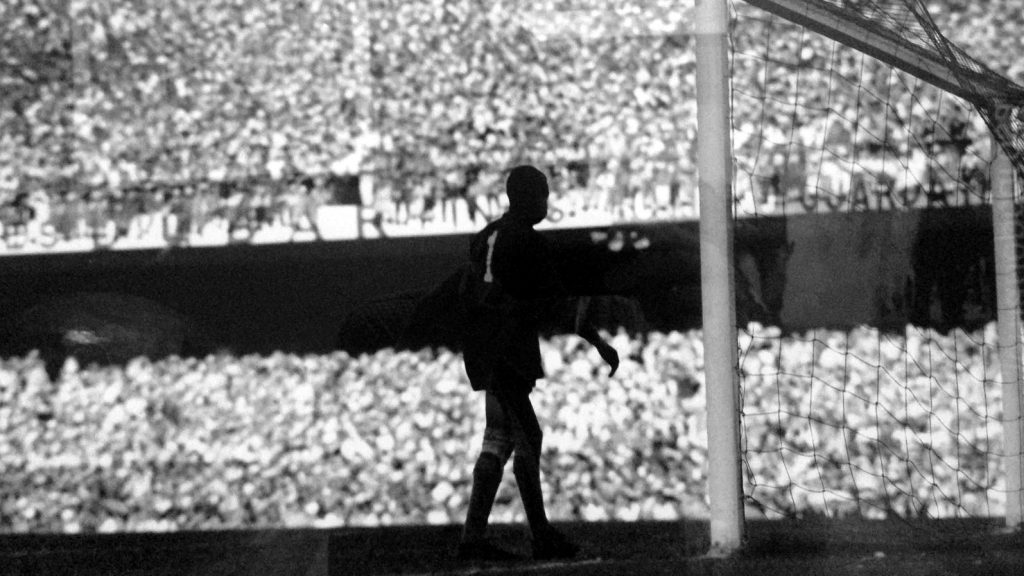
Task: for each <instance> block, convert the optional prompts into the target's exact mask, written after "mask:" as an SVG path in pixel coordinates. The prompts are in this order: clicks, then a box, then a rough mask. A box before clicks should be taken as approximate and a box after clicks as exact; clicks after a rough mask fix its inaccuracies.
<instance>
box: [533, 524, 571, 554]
mask: <svg viewBox="0 0 1024 576" xmlns="http://www.w3.org/2000/svg"><path fill="white" fill-rule="evenodd" d="M579 552H580V547H579V546H577V545H576V544H574V543H573V542H572V541H571V540H569V539H568V538H566V537H565V535H564V534H562V533H561V532H559V531H558V530H555V529H554V528H552V527H549V528H548V529H547V530H546V531H545V534H544V536H543V537H542V538H539V539H538V538H534V540H533V559H534V560H569V559H572V558H575V557H576V555H577V554H579Z"/></svg>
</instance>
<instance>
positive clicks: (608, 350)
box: [594, 340, 619, 378]
mask: <svg viewBox="0 0 1024 576" xmlns="http://www.w3.org/2000/svg"><path fill="white" fill-rule="evenodd" d="M594 345H595V346H597V352H598V354H600V355H601V358H602V359H603V360H604V361H605V362H607V363H608V366H610V367H611V369H612V371H611V372H609V373H608V377H609V378H611V377H612V376H614V375H615V371H616V370H618V369H619V353H618V352H616V351H615V348H612V346H611V344H609V343H607V342H605V341H604V340H600V341H598V342H596V343H595V344H594Z"/></svg>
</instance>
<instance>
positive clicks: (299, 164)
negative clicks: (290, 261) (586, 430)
mask: <svg viewBox="0 0 1024 576" xmlns="http://www.w3.org/2000/svg"><path fill="white" fill-rule="evenodd" d="M1011 4H1012V3H1010V2H998V3H990V4H989V5H986V6H985V7H984V9H982V8H979V7H978V6H977V5H976V4H972V3H964V2H959V0H946V1H945V2H940V3H932V6H931V9H932V10H933V12H934V15H935V17H936V20H937V21H938V23H939V25H940V28H942V29H943V30H946V31H948V32H949V33H950V35H951V36H952V38H953V39H954V41H959V42H961V43H962V45H964V46H966V47H968V48H969V49H970V51H971V53H972V54H974V55H975V56H976V57H978V58H979V59H980V60H982V61H984V62H991V63H992V67H993V68H994V69H997V70H1001V71H1004V72H1005V73H1007V74H1008V75H1009V76H1010V77H1011V78H1014V79H1016V80H1018V81H1019V80H1022V79H1024V78H1022V77H1021V74H1022V73H1024V72H1022V70H1021V69H1020V66H1019V63H1017V62H1016V61H1013V60H1012V58H1011V59H1008V58H1009V56H1008V55H1010V54H1015V53H1017V52H1016V51H1014V50H1012V48H1013V47H1015V46H1017V45H1018V44H1019V42H1020V37H1021V35H1020V34H1016V33H1012V31H1013V30H1019V29H1020V28H1021V27H1022V26H1024V23H1022V22H1021V16H1020V10H1016V9H1015V8H1014V7H1013V6H1011ZM691 8H692V6H691V5H690V4H689V3H687V2H676V1H671V0H659V1H658V2H653V3H649V2H645V3H638V2H634V1H628V0H620V1H616V2H612V3H608V2H597V1H596V0H577V1H575V2H570V3H568V4H566V3H564V2H553V1H545V0H536V1H534V2H530V3H527V4H523V3H509V2H496V3H489V4H488V5H487V7H483V8H482V7H481V6H480V5H479V3H476V2H471V1H470V0H456V1H448V2H438V1H433V0H420V1H417V2H400V1H398V0H381V1H375V2H372V3H367V2H365V0H334V1H315V2H309V3H305V4H303V5H302V6H301V7H294V6H287V8H286V7H285V4H284V3H279V2H272V3H270V4H260V5H251V6H241V5H239V4H238V3H237V2H233V1H231V0H213V1H211V2H206V3H204V4H203V6H202V7H201V8H195V7H192V6H188V5H185V4H182V3H179V2H143V3H138V2H127V1H123V0H118V1H115V2H109V3H94V2H85V3H73V4H72V5H71V6H70V11H68V10H67V6H66V5H65V4H64V3H59V2H54V1H53V0H19V1H17V2H14V3H8V4H5V5H4V8H2V9H0V10H2V11H3V12H2V13H0V16H2V17H3V19H4V21H5V22H10V23H11V24H12V25H11V26H9V27H8V28H7V32H6V33H7V34H8V35H9V38H8V40H9V42H8V41H5V43H4V50H5V53H7V55H8V61H10V62H12V63H13V68H12V69H11V72H10V73H9V74H7V75H6V76H5V78H3V79H2V81H3V82H4V83H5V92H9V93H10V94H13V95H14V96H13V97H12V98H13V99H12V105H11V106H5V107H3V109H2V110H0V127H2V128H3V129H2V130H0V134H3V137H2V138H0V172H2V173H0V195H2V196H3V197H2V198H0V205H2V206H3V210H4V212H5V214H6V215H5V217H4V221H3V225H4V229H5V236H12V238H10V239H9V240H8V241H7V242H6V247H7V248H8V249H11V247H12V246H17V245H18V243H19V242H22V239H21V236H24V231H23V226H24V225H27V222H26V217H25V214H26V213H27V212H25V209H24V205H25V204H26V203H30V204H31V202H28V201H26V199H25V198H26V197H27V198H29V199H31V198H34V197H36V196H45V197H46V198H47V199H48V200H49V202H50V203H51V204H53V205H56V204H59V203H60V202H61V201H62V199H63V197H64V196H67V195H73V196H79V197H82V196H85V195H91V196H98V197H99V198H98V199H96V198H93V199H91V200H92V201H94V202H98V203H100V204H104V203H105V204H106V205H107V206H108V207H109V208H108V217H107V218H106V219H107V220H108V221H110V222H115V221H116V220H117V218H118V217H117V216H116V215H115V212H116V210H118V209H119V208H117V206H118V205H119V203H120V201H119V200H118V199H117V196H118V195H129V194H130V193H131V192H130V190H132V189H138V188H142V189H147V188H148V189H153V190H159V191H158V192H157V193H156V194H155V195H150V196H151V197H149V198H147V199H146V200H145V202H149V203H155V204H159V205H161V208H160V209H161V210H163V211H164V212H169V211H171V207H170V206H168V205H167V204H171V203H174V202H177V200H175V199H173V198H170V199H168V198H161V195H163V196H165V197H166V195H167V189H172V188H175V187H178V186H179V184H178V183H186V184H181V186H183V187H185V188H188V187H190V186H191V187H197V188H198V187H203V186H205V184H204V183H206V182H227V183H231V182H241V181H252V180H259V181H269V182H273V183H274V184H273V185H272V187H276V188H280V187H284V186H286V183H287V182H288V181H289V180H290V179H293V177H294V176H295V175H302V176H311V177H323V176H324V175H335V176H338V177H352V176H356V177H358V178H359V180H360V183H359V187H360V190H359V194H358V195H357V196H358V206H360V209H359V211H358V214H356V216H355V217H352V218H348V217H346V218H347V220H346V221H345V222H342V223H340V224H339V223H334V224H335V225H337V226H343V227H347V228H349V229H356V228H357V229H358V230H355V231H354V232H353V235H354V236H357V237H364V236H367V237H368V236H375V235H376V236H380V235H388V234H405V233H423V232H427V233H430V232H435V231H452V230H464V229H469V228H471V226H469V225H468V224H467V222H474V223H476V222H479V220H480V219H481V218H486V217H488V216H489V215H490V214H492V213H493V212H494V211H496V210H498V209H500V195H499V194H496V193H495V192H494V188H495V187H494V186H493V185H492V184H493V183H494V182H495V181H496V180H499V179H500V175H501V173H502V172H503V170H505V169H506V168H508V167H510V166H512V165H515V164H518V163H524V162H528V163H533V164H536V165H539V166H543V167H545V168H547V169H548V170H549V172H550V173H551V174H552V176H553V177H554V178H555V179H558V180H561V182H562V183H561V184H560V185H559V187H558V188H557V189H556V190H555V197H554V201H553V203H554V208H555V209H554V210H553V211H552V214H553V219H557V220H558V221H557V222H554V221H553V222H551V225H557V226H572V225H604V224H611V223H615V222H621V221H623V220H632V219H644V220H649V219H665V218H668V219H675V218H688V217H694V216H695V215H696V207H695V198H694V196H695V192H696V181H695V178H694V173H695V166H694V162H695V153H694V148H693V144H694V141H695V137H696V105H695V74H696V63H695V60H694V47H693V38H692V35H690V34H689V32H690V30H689V27H690V26H691V25H692V24H691V20H692V10H691ZM734 9H735V12H734V16H735V17H736V26H735V27H734V29H733V34H732V45H733V46H732V47H733V54H734V57H733V61H732V76H733V83H734V98H733V106H734V113H733V121H734V141H735V142H734V144H735V148H736V150H737V153H736V166H737V174H736V195H737V203H738V206H739V208H740V213H741V214H774V213H784V212H787V211H808V210H810V211H821V210H849V209H867V208H877V207H883V208H884V207H886V206H884V205H883V198H886V197H888V198H889V200H888V204H887V205H888V206H891V207H900V206H905V205H915V206H916V205H931V204H932V203H933V202H935V203H939V204H955V205H960V204H963V203H969V202H971V201H983V200H984V196H985V193H986V190H987V182H985V180H984V177H983V176H984V175H983V172H984V168H985V165H984V163H985V158H986V157H987V154H988V153H987V151H986V147H987V146H988V143H987V142H988V139H987V137H986V136H985V132H984V127H983V126H981V125H980V122H979V119H978V118H977V117H976V115H973V114H972V113H970V112H968V111H967V110H966V109H963V107H962V106H961V105H960V104H958V103H956V102H954V101H953V100H952V99H951V98H950V97H946V96H943V95H942V94H940V93H939V92H938V91H937V90H934V89H931V88H928V87H926V86H923V85H922V84H921V83H920V82H918V81H916V80H914V79H912V78H909V77H907V76H906V75H904V74H902V73H898V72H893V71H891V70H890V69H889V68H888V67H886V66H884V65H880V64H879V63H877V62H874V61H873V60H870V59H866V58H862V57H859V56H858V55H857V54H856V53H854V52H852V51H850V50H847V49H844V48H842V47H839V48H836V47H835V46H834V45H833V43H832V42H831V41H828V40H827V39H825V38H823V37H820V36H817V35H815V34H808V33H806V31H804V30H802V29H800V28H798V27H796V26H793V25H790V24H787V23H785V22H782V21H780V20H778V19H772V18H769V17H768V16H767V15H766V14H764V13H761V12H758V11H756V10H754V9H753V8H751V7H749V6H746V5H744V4H742V3H737V4H736V5H735V6H734ZM552 22H555V24H554V25H552V24H551V23H552ZM986 22H991V23H997V24H998V25H997V26H986V25H985V23H986ZM766 38H770V39H771V41H770V42H767V41H766ZM72 39H73V41H72ZM72 61H73V62H74V63H75V66H71V62H72ZM200 64H201V65H200ZM71 75H73V78H74V82H69V81H68V78H69V77H70V76H71ZM8 85H9V86H10V87H11V88H12V89H11V90H9V91H8V90H7V89H6V86H8ZM69 87H71V88H69ZM794 95H798V96H796V97H795V96H794ZM69 110H73V112H69ZM478 175H479V176H481V178H480V181H479V182H478V181H477V180H476V176H478ZM168 183H170V184H168ZM937 188H938V191H937V190H936V189H937ZM246 193H247V194H248V195H252V196H258V195H259V194H260V193H261V192H260V191H259V190H258V189H257V187H253V189H251V190H248V191H247V192H246ZM858 195H863V196H864V198H859V197H858ZM154 196H155V197H154ZM76 201H78V200H76V199H74V198H72V199H71V200H70V203H72V204H73V203H75V202H76ZM81 201H83V202H86V203H88V202H89V201H90V200H86V199H84V198H82V199H81ZM252 201H253V202H255V203H258V202H259V201H260V200H259V199H255V198H254V199H253V200H252ZM97 209H99V208H97ZM148 212H149V213H152V212H154V210H149V211H148ZM338 217H340V216H332V217H331V218H338ZM97 218H98V217H97ZM180 220H181V219H179V221H180ZM36 221H37V222H38V223H39V226H42V225H43V224H42V220H41V217H39V218H37V219H36ZM410 222H412V225H410ZM94 224H95V222H94ZM329 224H331V223H330V222H329V223H326V224H325V226H326V225H329ZM8 230H11V231H12V232H10V233H7V232H6V231H8ZM30 236H31V235H30ZM275 238H276V237H275ZM47 242H50V240H49V239H47V238H44V237H41V239H40V244H45V243H47Z"/></svg>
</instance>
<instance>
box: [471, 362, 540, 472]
mask: <svg viewBox="0 0 1024 576" xmlns="http://www.w3.org/2000/svg"><path fill="white" fill-rule="evenodd" d="M496 373H497V374H498V377H497V378H496V381H497V382H496V384H498V385H496V386H494V387H492V388H490V389H488V390H487V391H486V392H485V402H486V415H487V427H486V428H485V429H484V442H483V449H482V451H483V452H489V453H491V454H494V455H496V456H498V458H499V459H500V460H501V461H502V462H505V461H507V460H508V458H509V456H511V455H512V452H513V451H518V452H522V453H529V454H531V455H532V456H533V457H534V458H539V457H540V447H541V440H542V437H543V436H542V433H541V429H540V423H539V422H538V421H537V414H536V413H535V412H534V410H533V404H532V403H531V402H530V390H531V389H532V388H533V383H534V381H533V380H526V379H524V378H522V377H521V376H519V375H518V374H517V373H516V372H515V371H512V370H499V371H497V372H496ZM527 385H528V386H527Z"/></svg>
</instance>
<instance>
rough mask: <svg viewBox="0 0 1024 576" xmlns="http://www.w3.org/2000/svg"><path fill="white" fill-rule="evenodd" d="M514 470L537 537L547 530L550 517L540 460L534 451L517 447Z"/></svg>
mask: <svg viewBox="0 0 1024 576" xmlns="http://www.w3.org/2000/svg"><path fill="white" fill-rule="evenodd" d="M513 458H514V459H513V461H512V471H513V473H515V475H516V484H518V485H519V497H520V498H521V499H522V501H523V509H524V510H525V511H526V520H527V522H529V524H530V531H531V532H532V533H533V536H534V538H535V539H537V538H541V537H543V535H544V534H545V533H546V532H547V530H548V528H549V526H548V517H547V514H546V513H545V511H544V494H543V490H542V489H541V484H540V460H539V459H538V458H537V457H536V456H535V455H534V454H533V453H532V452H528V451H524V450H520V449H519V448H516V453H515V456H513Z"/></svg>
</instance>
